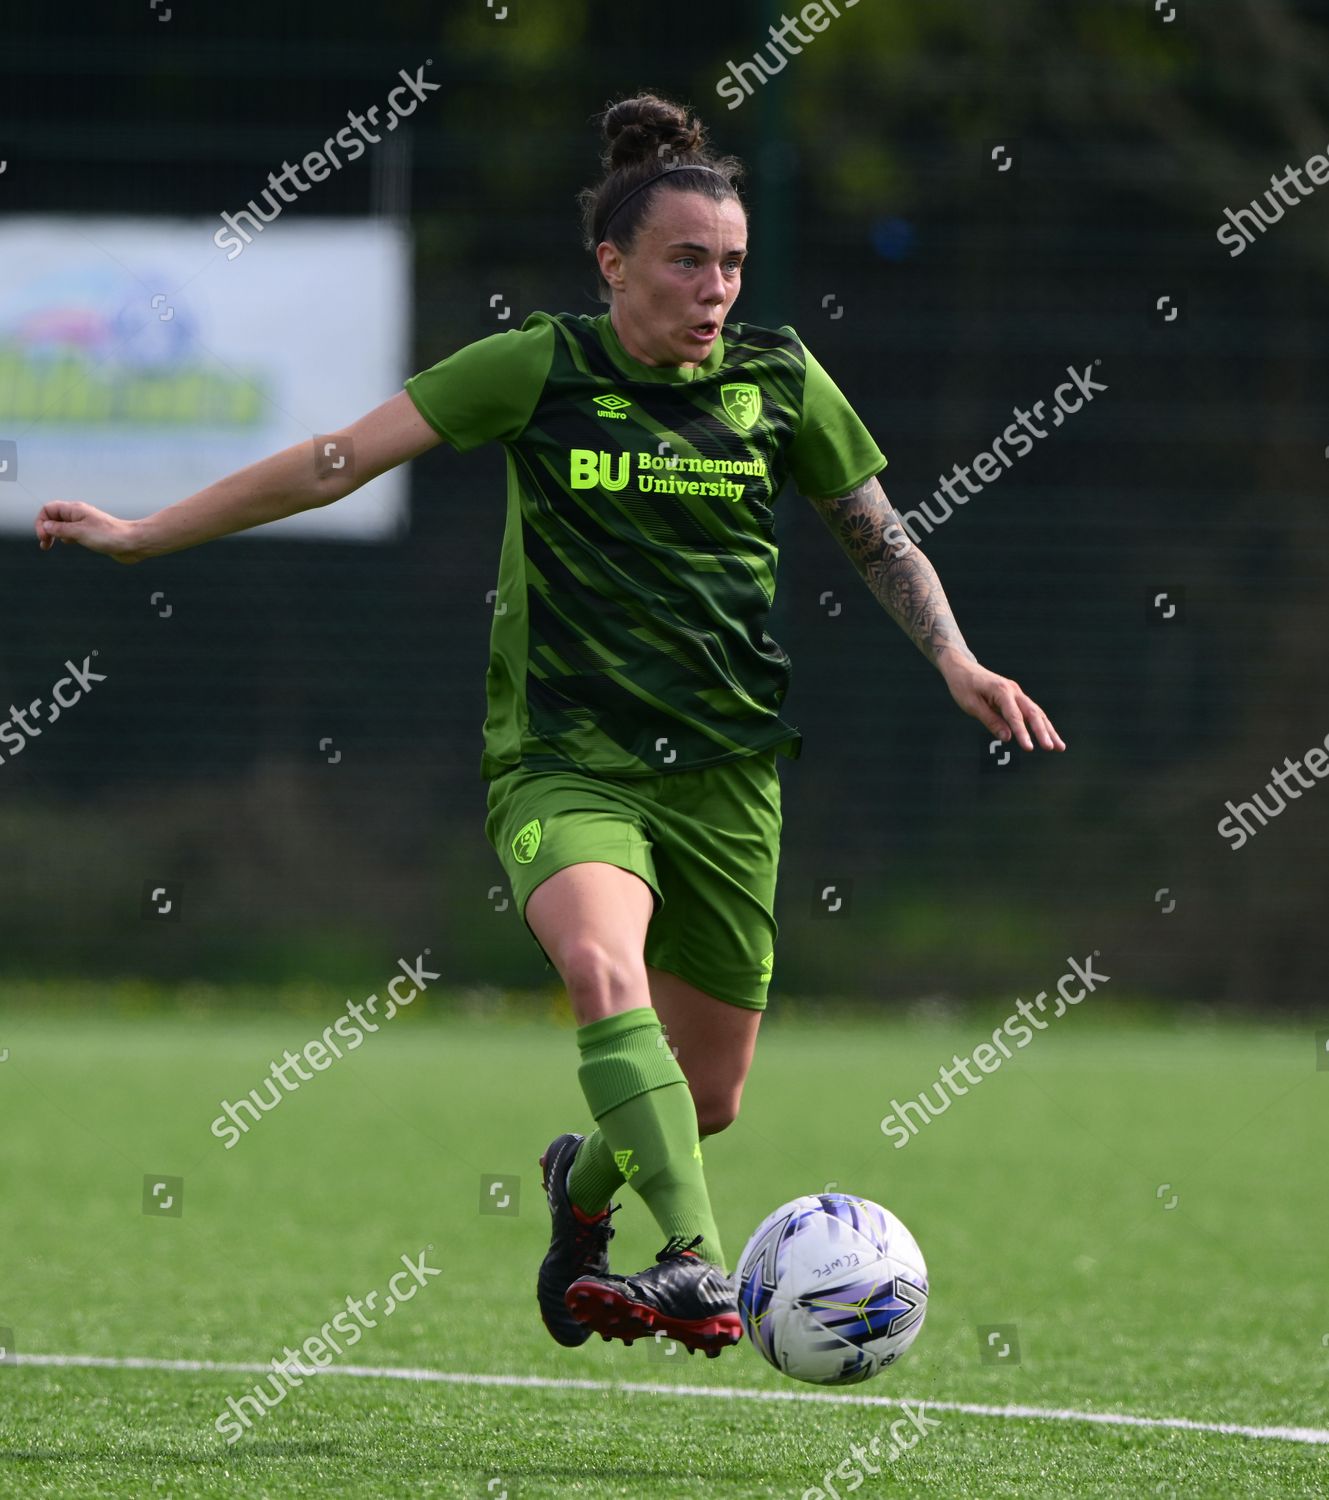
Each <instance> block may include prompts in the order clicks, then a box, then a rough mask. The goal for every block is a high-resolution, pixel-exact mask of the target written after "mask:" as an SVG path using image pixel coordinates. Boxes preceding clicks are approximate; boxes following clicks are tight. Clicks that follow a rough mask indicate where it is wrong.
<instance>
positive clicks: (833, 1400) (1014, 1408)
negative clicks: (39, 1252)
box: [5, 1353, 1329, 1443]
mask: <svg viewBox="0 0 1329 1500" xmlns="http://www.w3.org/2000/svg"><path fill="white" fill-rule="evenodd" d="M5 1363H12V1364H19V1365H56V1366H82V1367H84V1368H88V1369H104V1370H175V1371H194V1370H217V1371H221V1372H224V1373H226V1374H233V1375H270V1374H271V1373H272V1363H271V1361H269V1362H268V1363H267V1364H265V1365H260V1364H250V1363H247V1362H246V1363H226V1362H223V1361H215V1360H210V1359H148V1358H142V1357H139V1356H137V1355H127V1356H125V1357H124V1358H112V1357H108V1356H105V1355H100V1354H17V1353H15V1354H12V1355H10V1356H9V1359H8V1360H7V1361H5ZM301 1374H318V1375H350V1376H358V1377H359V1378H361V1379H365V1380H419V1381H435V1382H438V1383H441V1384H444V1385H494V1386H525V1387H528V1388H533V1389H535V1390H566V1391H614V1392H616V1393H622V1394H628V1395H631V1394H637V1395H647V1396H710V1397H713V1398H715V1399H717V1400H723V1401H815V1402H823V1403H826V1404H830V1405H838V1406H889V1407H898V1406H899V1405H900V1403H901V1402H902V1401H905V1400H907V1401H909V1402H910V1403H911V1404H912V1405H914V1406H924V1405H926V1406H928V1407H930V1408H931V1409H932V1410H933V1411H956V1412H964V1413H965V1414H966V1415H968V1416H974V1417H1028V1418H1030V1419H1032V1420H1036V1421H1044V1422H1101V1423H1104V1424H1105V1425H1107V1426H1110V1427H1174V1428H1181V1429H1183V1430H1185V1431H1187V1432H1218V1433H1224V1434H1227V1435H1228V1436H1231V1437H1249V1438H1277V1439H1279V1440H1281V1441H1282V1442H1287V1443H1329V1429H1325V1428H1322V1427H1248V1426H1245V1425H1244V1424H1243V1423H1240V1422H1198V1421H1193V1420H1192V1419H1191V1418H1190V1417H1137V1416H1133V1415H1132V1414H1131V1413H1129V1412H1115V1411H1074V1410H1072V1409H1071V1408H1069V1407H1052V1406H1018V1405H1015V1404H1008V1405H1006V1406H987V1405H983V1404H982V1403H980V1402H975V1401H933V1400H931V1399H930V1398H922V1399H920V1398H919V1397H917V1396H908V1397H904V1396H855V1395H849V1394H841V1393H839V1392H832V1391H767V1390H755V1389H754V1390H748V1389H745V1388H744V1387H742V1386H734V1385H678V1384H674V1383H673V1382H663V1381H662V1382H654V1381H633V1380H578V1379H574V1378H572V1377H566V1378H555V1377H553V1376H545V1375H473V1374H468V1373H466V1372H465V1371H454V1370H412V1369H409V1368H406V1367H403V1366H399V1365H329V1366H328V1367H327V1368H326V1369H322V1370H317V1371H315V1370H313V1369H304V1368H302V1369H301Z"/></svg>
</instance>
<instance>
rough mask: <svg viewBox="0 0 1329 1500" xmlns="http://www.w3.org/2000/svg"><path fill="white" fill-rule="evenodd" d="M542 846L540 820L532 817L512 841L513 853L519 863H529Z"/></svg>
mask: <svg viewBox="0 0 1329 1500" xmlns="http://www.w3.org/2000/svg"><path fill="white" fill-rule="evenodd" d="M539 847H540V820H539V818H532V819H531V821H530V822H529V823H528V824H527V825H526V827H525V828H523V829H522V831H521V832H520V833H519V834H518V835H517V837H516V838H515V839H513V841H512V853H513V856H514V858H515V859H516V861H517V863H518V864H519V865H529V864H530V862H531V861H532V860H533V859H534V858H535V852H536V850H537V849H539Z"/></svg>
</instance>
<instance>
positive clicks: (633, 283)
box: [599, 189, 748, 366]
mask: <svg viewBox="0 0 1329 1500" xmlns="http://www.w3.org/2000/svg"><path fill="white" fill-rule="evenodd" d="M747 246H748V225H747V216H746V215H745V214H744V212H743V209H742V207H741V205H740V204H738V203H737V202H735V200H734V199H732V198H730V199H728V200H726V201H725V202H724V203H716V202H715V200H714V199H712V198H707V197H705V196H704V195H703V194H701V193H679V192H674V191H672V190H671V189H665V190H664V191H663V192H661V193H657V194H656V196H655V201H654V202H653V203H652V205H651V211H650V213H649V215H648V216H647V218H646V219H645V220H644V221H643V223H642V225H641V228H640V229H639V230H638V232H637V240H636V243H635V244H634V245H633V247H632V250H631V252H630V253H629V254H627V255H623V254H621V253H620V251H619V249H618V247H617V246H616V245H614V244H613V243H612V242H611V241H608V240H606V241H604V242H603V243H602V244H601V245H600V247H599V256H600V268H601V270H602V271H603V273H604V277H605V280H606V281H607V282H608V283H609V287H610V290H611V291H612V292H613V303H612V305H611V307H610V317H611V318H612V319H613V323H614V331H615V332H616V333H617V334H618V337H619V340H620V341H621V343H622V344H623V347H624V348H625V349H626V350H627V351H628V353H629V354H630V355H632V357H633V358H634V359H639V360H640V361H641V362H642V363H643V364H647V365H685V366H691V365H696V364H699V363H700V362H701V361H702V360H704V359H705V358H706V356H707V355H708V354H709V353H710V352H711V349H712V348H713V347H714V344H715V340H716V337H717V335H718V334H719V333H720V330H721V329H722V328H723V327H724V321H725V318H726V316H727V315H728V312H729V309H730V308H731V307H732V306H733V305H734V302H735V300H736V299H737V297H738V292H739V285H740V282H741V280H742V275H743V261H744V257H745V256H746V255H747Z"/></svg>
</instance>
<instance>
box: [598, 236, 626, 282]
mask: <svg viewBox="0 0 1329 1500" xmlns="http://www.w3.org/2000/svg"><path fill="white" fill-rule="evenodd" d="M595 256H596V259H597V260H598V261H599V262H600V274H601V276H603V277H604V279H605V281H606V282H607V283H608V284H609V286H610V287H612V288H613V290H614V291H616V292H617V291H621V290H622V287H623V253H622V251H621V250H620V249H619V248H618V246H617V245H616V244H614V242H613V241H612V240H601V241H600V243H599V244H598V245H597V246H596V247H595Z"/></svg>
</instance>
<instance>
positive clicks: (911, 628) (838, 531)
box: [809, 475, 1066, 750]
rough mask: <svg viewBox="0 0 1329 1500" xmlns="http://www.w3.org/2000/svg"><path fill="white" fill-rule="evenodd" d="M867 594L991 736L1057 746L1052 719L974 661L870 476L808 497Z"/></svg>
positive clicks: (942, 595) (936, 582)
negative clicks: (841, 490) (836, 491)
mask: <svg viewBox="0 0 1329 1500" xmlns="http://www.w3.org/2000/svg"><path fill="white" fill-rule="evenodd" d="M809 499H810V500H811V503H812V505H813V508H814V509H815V510H816V511H817V513H818V515H820V516H821V518H822V520H824V521H825V522H826V524H827V526H829V527H830V529H831V533H832V534H833V535H834V537H835V538H836V540H837V541H838V542H839V543H840V545H841V546H842V547H843V548H844V550H845V551H846V552H847V553H848V554H849V556H850V558H851V559H852V561H853V564H854V566H855V567H856V568H857V569H858V571H859V573H860V574H861V575H862V577H863V579H864V581H865V582H866V583H867V586H868V587H869V588H870V589H871V590H872V593H873V595H874V596H875V597H876V599H877V600H878V601H879V603H880V604H881V605H882V607H883V608H884V609H885V610H886V612H887V613H888V614H889V615H890V616H891V618H892V619H893V620H894V621H895V622H896V624H897V625H899V626H900V628H901V629H902V630H903V631H904V633H905V634H906V635H907V636H908V637H909V639H910V640H911V641H913V643H914V644H915V645H916V646H917V647H918V649H919V650H920V651H921V652H922V653H923V655H924V656H926V657H927V659H928V660H929V661H930V662H931V663H932V664H933V665H934V666H935V667H936V668H937V670H938V671H939V672H940V673H941V675H942V676H943V677H944V678H945V679H946V686H947V687H948V688H949V689H950V691H951V697H952V698H954V699H955V701H956V703H958V704H959V706H960V707H961V708H962V709H963V710H964V711H965V713H967V714H971V715H972V716H973V717H974V718H975V719H978V720H979V721H980V723H982V724H984V725H986V726H987V728H988V729H989V730H990V731H991V732H992V733H993V734H995V735H996V736H997V737H998V738H999V739H1003V740H1006V739H1009V738H1010V737H1011V736H1012V734H1013V735H1014V736H1015V737H1016V739H1017V741H1018V742H1019V744H1020V745H1022V746H1023V747H1024V749H1026V750H1032V749H1033V748H1034V742H1033V740H1032V739H1031V738H1030V730H1032V731H1033V733H1034V735H1035V736H1036V737H1037V739H1038V743H1039V744H1040V745H1041V746H1042V747H1043V749H1044V750H1064V749H1065V748H1066V742H1065V741H1064V740H1063V739H1062V738H1061V736H1060V735H1059V734H1058V733H1057V731H1056V730H1055V729H1054V728H1053V727H1052V721H1051V720H1050V719H1049V718H1048V716H1047V715H1046V714H1045V713H1044V712H1043V710H1042V709H1041V708H1040V707H1039V706H1038V704H1037V703H1035V702H1034V700H1033V699H1032V698H1031V697H1029V695H1028V694H1027V693H1026V692H1025V691H1024V689H1023V688H1021V686H1020V684H1019V683H1018V682H1013V681H1012V680H1011V679H1010V678H1009V677H1002V676H1000V675H999V674H998V673H996V672H991V671H989V670H988V669H987V668H986V667H983V666H980V665H979V663H978V659H977V657H975V655H974V653H973V652H972V651H971V650H970V649H969V647H968V646H966V645H965V642H964V637H963V636H962V635H961V634H960V627H959V626H958V625H957V624H956V623H955V615H954V614H953V613H952V611H951V606H950V604H949V602H948V601H947V598H946V591H945V589H943V588H942V586H941V580H940V579H939V578H938V577H937V570H936V569H935V568H934V567H933V566H932V564H931V563H930V562H929V561H928V559H927V558H926V557H924V555H923V553H922V552H921V551H920V550H919V548H918V546H917V545H916V544H915V543H914V542H913V541H912V540H911V539H910V536H909V533H908V532H907V531H906V529H905V526H904V523H903V521H901V519H900V517H899V515H898V514H897V513H896V511H895V508H894V506H892V504H891V502H890V501H889V500H888V499H887V498H886V492H885V491H884V490H883V489H882V487H881V483H880V481H879V480H878V479H877V477H876V475H873V477H872V478H871V479H869V480H867V481H866V482H865V483H864V484H860V485H859V486H858V487H857V488H856V489H852V490H850V491H849V493H848V494H847V495H839V496H834V497H828V498H826V499H816V498H814V497H811V496H809Z"/></svg>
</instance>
